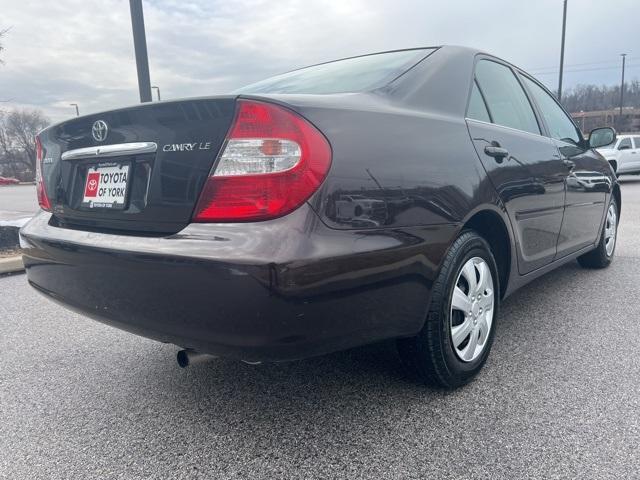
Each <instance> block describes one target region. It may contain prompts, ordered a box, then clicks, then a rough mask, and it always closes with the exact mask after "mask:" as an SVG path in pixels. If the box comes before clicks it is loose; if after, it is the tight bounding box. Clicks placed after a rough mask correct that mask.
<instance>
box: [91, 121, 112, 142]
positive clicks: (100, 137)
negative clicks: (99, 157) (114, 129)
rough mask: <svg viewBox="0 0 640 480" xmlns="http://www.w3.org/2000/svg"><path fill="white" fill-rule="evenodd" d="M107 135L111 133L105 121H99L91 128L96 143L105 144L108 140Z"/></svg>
mask: <svg viewBox="0 0 640 480" xmlns="http://www.w3.org/2000/svg"><path fill="white" fill-rule="evenodd" d="M107 133H109V127H108V126H107V123H106V122H105V121H104V120H97V121H96V122H94V123H93V127H91V135H93V138H94V139H95V141H96V142H103V141H104V140H106V139H107Z"/></svg>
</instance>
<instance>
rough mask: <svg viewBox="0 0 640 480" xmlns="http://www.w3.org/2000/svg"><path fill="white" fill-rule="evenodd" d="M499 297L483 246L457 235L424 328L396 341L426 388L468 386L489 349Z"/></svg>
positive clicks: (489, 255) (492, 265)
mask: <svg viewBox="0 0 640 480" xmlns="http://www.w3.org/2000/svg"><path fill="white" fill-rule="evenodd" d="M499 292H500V289H499V284H498V270H497V267H496V262H495V259H494V257H493V254H492V253H491V249H490V248H489V245H488V244H487V242H486V241H485V240H484V239H483V238H482V237H481V236H480V235H478V234H477V233H476V232H474V231H465V232H463V233H462V234H461V235H460V236H459V237H458V238H457V239H456V241H455V242H454V243H453V245H452V246H451V248H450V249H449V252H448V253H447V256H446V257H445V260H444V262H443V266H442V269H441V271H440V274H439V275H438V278H437V279H436V281H435V282H434V285H433V290H432V293H431V305H430V307H429V312H428V314H427V319H426V321H425V325H424V327H423V328H422V330H421V331H420V333H419V334H418V335H417V336H415V337H412V338H407V339H401V340H399V341H398V350H399V352H400V356H401V357H402V359H403V361H404V363H405V364H407V365H408V366H409V367H410V368H411V369H412V370H413V371H415V372H416V373H417V374H418V375H419V376H420V378H421V379H422V380H424V381H426V382H427V383H430V384H434V385H439V386H443V387H447V388H454V387H458V386H461V385H464V384H465V383H467V382H469V381H471V379H472V378H473V377H474V376H475V375H476V374H477V373H478V371H480V369H481V368H482V366H483V365H484V362H485V361H486V359H487V356H488V355H489V351H490V350H491V344H492V343H493V337H494V332H495V323H496V318H497V315H498V306H499V305H498V304H499Z"/></svg>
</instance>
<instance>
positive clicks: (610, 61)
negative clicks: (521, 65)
mask: <svg viewBox="0 0 640 480" xmlns="http://www.w3.org/2000/svg"><path fill="white" fill-rule="evenodd" d="M629 60H637V59H636V58H635V57H629ZM602 64H616V65H618V64H619V62H618V61H616V60H602V61H598V62H585V63H571V64H567V65H565V67H584V66H589V65H602ZM525 70H526V71H527V72H535V71H537V70H555V71H556V72H557V71H558V66H557V65H553V66H550V67H535V68H526V69H525Z"/></svg>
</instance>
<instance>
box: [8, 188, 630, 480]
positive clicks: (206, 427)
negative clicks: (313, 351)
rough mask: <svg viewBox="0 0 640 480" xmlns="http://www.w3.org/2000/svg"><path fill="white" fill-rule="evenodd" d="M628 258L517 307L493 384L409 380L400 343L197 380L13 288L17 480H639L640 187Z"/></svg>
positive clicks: (563, 272)
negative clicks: (437, 386)
mask: <svg viewBox="0 0 640 480" xmlns="http://www.w3.org/2000/svg"><path fill="white" fill-rule="evenodd" d="M623 182H624V183H623V187H622V188H623V210H622V219H621V226H620V230H619V240H618V242H619V243H618V246H617V252H616V259H615V261H614V263H613V264H612V266H611V267H610V268H609V269H606V270H600V271H588V270H583V269H581V268H580V267H579V266H578V265H577V263H571V264H570V265H567V266H565V267H563V268H561V269H560V270H557V271H555V272H553V273H551V274H548V275H547V276H545V277H543V278H541V279H539V280H537V281H535V282H534V283H533V284H531V285H530V286H529V287H528V288H525V289H524V290H522V291H520V292H518V293H516V294H514V295H513V296H512V297H511V298H509V299H508V300H507V301H506V302H505V303H504V305H503V310H502V313H501V316H500V319H499V323H498V331H497V337H496V341H495V344H494V347H493V351H492V354H491V356H490V358H489V362H488V363H487V365H486V368H485V369H484V371H483V372H482V374H481V375H480V376H479V378H478V379H477V381H475V382H474V383H472V384H470V385H469V386H467V387H465V388H463V389H460V390H457V391H454V392H445V391H440V390H434V389H430V388H427V387H424V386H421V385H418V384H416V383H414V382H413V380H412V379H410V378H407V377H405V375H404V374H403V371H402V368H401V366H400V364H399V361H398V358H397V356H396V353H395V349H394V346H393V343H392V342H388V343H383V344H378V345H373V346H368V347H364V348H359V349H355V350H351V351H348V352H343V353H338V354H334V355H329V356H325V357H321V358H315V359H311V360H306V361H301V362H293V363H286V364H277V365H258V366H251V365H246V364H243V363H238V362H234V361H229V360H213V361H211V362H209V363H205V364H199V365H196V366H193V367H190V368H189V369H187V370H181V369H179V368H178V366H177V365H176V363H175V360H174V357H175V353H176V352H177V350H178V349H177V347H174V346H171V345H163V344H159V343H156V342H153V341H150V340H146V339H143V338H139V337H135V336H133V335H130V334H127V333H124V332H121V331H118V330H115V329H112V328H109V327H106V326H104V325H101V324H98V323H95V322H93V321H89V320H86V319H85V318H83V317H81V316H79V315H76V314H74V313H70V312H68V311H66V310H64V309H63V308H61V307H59V306H57V305H54V304H52V303H50V302H49V301H47V300H45V299H44V298H42V297H40V296H39V295H38V294H36V293H35V291H33V290H32V289H30V288H29V287H28V286H27V284H26V277H25V276H24V275H16V276H11V277H4V278H0V360H1V365H2V367H1V368H0V477H2V478H12V479H14V478H24V479H37V478H47V479H49V478H83V479H90V478H269V479H271V478H360V477H366V478H427V477H433V478H594V479H595V478H597V479H604V478H638V475H640V474H639V471H640V470H639V469H638V463H639V462H640V440H639V439H640V386H639V385H640V381H639V380H640V355H638V353H637V350H638V347H639V346H640V302H638V301H637V298H638V296H639V295H640V288H639V284H640V177H629V178H628V179H624V178H623Z"/></svg>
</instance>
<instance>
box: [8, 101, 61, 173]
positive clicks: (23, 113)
mask: <svg viewBox="0 0 640 480" xmlns="http://www.w3.org/2000/svg"><path fill="white" fill-rule="evenodd" d="M47 125H49V120H48V119H47V118H46V117H45V116H44V115H43V114H42V112H40V111H39V110H13V111H10V112H5V113H2V112H0V166H3V167H4V168H3V169H4V170H6V171H8V172H9V173H11V174H12V176H16V177H21V178H22V179H23V180H31V179H33V177H34V175H35V171H36V147H35V141H36V134H37V133H38V132H39V131H40V130H42V129H43V128H45V127H46V126H47Z"/></svg>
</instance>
